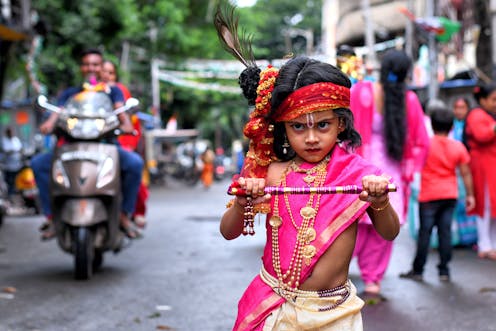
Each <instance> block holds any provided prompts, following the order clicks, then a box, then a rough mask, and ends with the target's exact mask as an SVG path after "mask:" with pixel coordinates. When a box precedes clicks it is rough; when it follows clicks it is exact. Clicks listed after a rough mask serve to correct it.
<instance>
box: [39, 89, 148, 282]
mask: <svg viewBox="0 0 496 331" xmlns="http://www.w3.org/2000/svg"><path fill="white" fill-rule="evenodd" d="M138 103H139V102H138V100H137V99H134V98H130V99H128V100H127V101H126V104H125V105H124V106H123V107H121V108H118V109H115V110H114V109H113V105H112V102H111V100H110V98H109V97H108V95H106V94H105V93H103V92H95V91H84V92H81V93H79V94H77V95H75V96H74V97H72V98H71V99H70V100H69V101H68V102H67V104H66V105H65V106H64V108H63V109H61V108H59V107H57V106H54V105H52V104H50V103H48V101H47V98H46V97H45V96H43V95H41V96H39V97H38V99H37V104H38V106H39V107H41V108H42V109H45V110H48V111H51V112H57V113H58V114H59V116H58V120H57V124H56V132H57V133H58V134H59V136H62V137H63V138H62V139H63V140H64V141H65V143H64V144H62V145H61V146H58V147H57V148H56V149H55V152H54V156H53V160H52V171H51V176H50V198H51V208H52V217H53V218H52V220H53V222H54V225H55V231H56V237H57V242H58V244H59V246H60V248H61V249H62V250H64V251H65V252H67V253H70V254H72V255H74V277H75V278H76V279H89V278H91V276H92V274H93V271H94V270H96V269H97V268H99V267H100V266H101V265H102V262H103V254H104V253H105V252H107V251H113V252H114V253H117V252H119V251H120V250H121V249H122V248H123V245H124V234H123V232H122V231H121V230H120V229H119V215H120V207H121V200H122V194H121V182H120V171H119V169H120V166H119V158H118V151H117V146H116V145H115V144H114V142H113V141H114V139H115V136H116V135H117V134H119V133H120V132H119V130H118V128H119V126H120V122H119V119H118V117H117V116H118V114H120V113H121V112H125V111H127V110H130V109H132V108H134V107H136V106H137V105H138Z"/></svg>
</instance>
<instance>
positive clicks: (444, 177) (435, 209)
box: [400, 107, 475, 281]
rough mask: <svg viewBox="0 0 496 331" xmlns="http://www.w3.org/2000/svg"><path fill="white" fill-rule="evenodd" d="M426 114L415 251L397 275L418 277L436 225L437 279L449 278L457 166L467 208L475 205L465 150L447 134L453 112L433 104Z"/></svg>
mask: <svg viewBox="0 0 496 331" xmlns="http://www.w3.org/2000/svg"><path fill="white" fill-rule="evenodd" d="M430 117H431V123H432V129H433V131H434V135H433V136H432V137H431V141H430V148H429V154H428V156H427V161H426V163H425V165H424V168H423V169H422V173H421V184H420V194H419V216H420V227H419V230H418V241H417V253H416V255H415V259H414V260H413V264H412V270H410V271H409V272H406V273H402V274H400V277H402V278H410V279H414V280H419V281H420V280H422V273H423V271H424V266H425V263H426V261H427V254H428V252H429V242H430V238H431V233H432V229H433V228H434V226H436V227H437V234H438V238H439V248H438V250H439V258H440V262H439V264H438V265H437V267H438V270H439V279H440V280H441V281H449V280H450V272H449V268H448V263H449V261H450V260H451V255H452V254H451V250H452V246H451V222H452V219H453V212H454V209H455V206H456V201H457V197H458V186H457V179H456V168H457V167H458V168H459V169H460V174H461V176H462V178H463V183H464V184H465V189H466V192H467V195H466V201H465V203H466V208H467V210H471V209H472V208H473V207H474V206H475V198H474V191H473V186H472V175H471V173H470V167H469V162H470V156H469V154H468V151H467V149H466V147H465V146H464V145H463V144H462V143H461V142H459V141H456V140H454V139H451V138H449V137H448V133H449V132H450V130H451V128H452V126H453V120H454V114H453V112H451V111H450V110H448V109H447V108H443V107H436V108H433V109H432V112H431V116H430Z"/></svg>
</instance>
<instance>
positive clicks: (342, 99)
mask: <svg viewBox="0 0 496 331" xmlns="http://www.w3.org/2000/svg"><path fill="white" fill-rule="evenodd" d="M349 107H350V89H349V88H347V87H345V86H341V85H336V84H333V83H329V82H326V83H315V84H311V85H307V86H303V87H301V88H299V89H297V90H296V91H294V92H293V93H291V94H290V95H289V96H288V97H287V98H286V99H285V100H284V101H283V103H282V104H281V105H280V106H279V108H278V109H277V112H276V114H275V115H274V120H275V121H276V122H285V121H291V120H294V119H295V118H297V117H300V116H301V115H304V114H308V113H313V112H316V111H324V110H329V109H336V108H349Z"/></svg>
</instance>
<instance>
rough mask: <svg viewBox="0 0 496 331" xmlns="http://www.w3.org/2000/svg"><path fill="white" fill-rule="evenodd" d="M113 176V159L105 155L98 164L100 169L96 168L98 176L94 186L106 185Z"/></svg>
mask: <svg viewBox="0 0 496 331" xmlns="http://www.w3.org/2000/svg"><path fill="white" fill-rule="evenodd" d="M114 177H115V169H114V160H112V158H110V157H107V158H105V160H104V161H103V162H102V163H101V164H100V169H99V170H98V178H97V180H96V187H97V188H101V187H104V186H105V185H107V184H108V183H110V182H111V181H112V179H113V178H114Z"/></svg>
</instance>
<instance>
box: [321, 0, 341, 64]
mask: <svg viewBox="0 0 496 331" xmlns="http://www.w3.org/2000/svg"><path fill="white" fill-rule="evenodd" d="M337 13H339V0H324V1H323V3H322V45H323V47H322V48H323V53H324V56H325V57H326V60H327V61H328V62H329V63H331V62H334V61H335V59H336V26H337V22H338V18H339V15H337Z"/></svg>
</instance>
